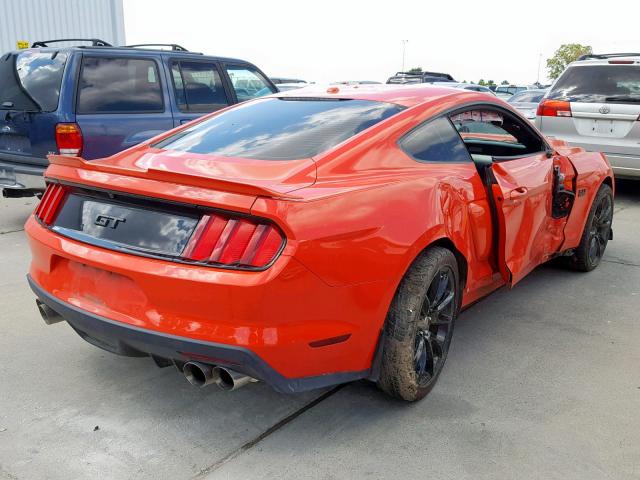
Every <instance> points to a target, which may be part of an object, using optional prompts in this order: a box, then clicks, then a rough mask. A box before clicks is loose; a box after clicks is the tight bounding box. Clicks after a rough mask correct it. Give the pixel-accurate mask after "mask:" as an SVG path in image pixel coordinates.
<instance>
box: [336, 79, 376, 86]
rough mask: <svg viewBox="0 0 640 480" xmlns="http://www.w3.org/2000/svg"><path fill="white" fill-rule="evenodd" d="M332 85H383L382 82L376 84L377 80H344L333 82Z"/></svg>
mask: <svg viewBox="0 0 640 480" xmlns="http://www.w3.org/2000/svg"><path fill="white" fill-rule="evenodd" d="M331 85H382V82H376V81H375V80H342V81H339V82H331Z"/></svg>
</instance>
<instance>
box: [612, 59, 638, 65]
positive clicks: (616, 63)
mask: <svg viewBox="0 0 640 480" xmlns="http://www.w3.org/2000/svg"><path fill="white" fill-rule="evenodd" d="M609 63H610V64H611V65H631V64H633V63H635V62H634V61H633V60H609Z"/></svg>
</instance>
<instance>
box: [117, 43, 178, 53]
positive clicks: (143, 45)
mask: <svg viewBox="0 0 640 480" xmlns="http://www.w3.org/2000/svg"><path fill="white" fill-rule="evenodd" d="M124 47H125V48H140V47H171V50H172V51H174V52H188V51H189V50H187V49H186V48H184V47H183V46H182V45H178V44H177V43H138V44H136V45H125V46H124Z"/></svg>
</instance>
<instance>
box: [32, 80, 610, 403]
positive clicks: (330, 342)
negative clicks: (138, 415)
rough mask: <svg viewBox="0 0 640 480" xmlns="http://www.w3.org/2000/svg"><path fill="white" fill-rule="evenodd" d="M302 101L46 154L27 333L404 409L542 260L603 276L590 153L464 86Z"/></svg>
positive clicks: (247, 106)
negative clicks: (465, 320) (480, 316)
mask: <svg viewBox="0 0 640 480" xmlns="http://www.w3.org/2000/svg"><path fill="white" fill-rule="evenodd" d="M314 88H315V87H311V88H310V89H304V90H295V91H290V92H287V93H279V94H274V95H272V96H270V97H263V98H260V99H256V100H254V101H251V102H247V103H244V104H241V105H237V106H233V107H230V108H227V109H225V110H221V111H218V112H216V113H214V114H211V115H209V116H207V117H205V118H202V119H199V120H196V121H194V122H192V123H189V124H187V125H184V126H182V127H180V128H177V129H175V130H172V131H170V132H167V133H166V134H163V135H161V136H158V137H156V138H153V139H151V140H149V141H146V142H144V143H143V144H140V145H138V146H136V147H133V148H131V149H129V150H126V151H124V152H121V153H118V154H116V155H114V156H112V157H109V158H105V159H101V160H97V161H91V162H87V161H84V160H82V159H81V158H79V157H69V156H61V155H53V156H51V157H50V162H51V165H50V167H49V169H48V170H47V172H46V179H47V182H48V187H47V190H46V192H45V195H44V197H43V198H42V200H41V202H40V204H39V205H38V207H37V208H36V210H35V212H34V214H33V215H32V216H31V218H29V220H28V221H27V224H26V231H27V234H28V237H29V242H30V247H31V251H32V254H33V260H32V263H31V267H30V272H29V276H28V281H29V283H30V285H31V288H32V289H33V291H34V292H35V294H36V296H37V304H38V306H39V309H40V312H41V313H42V316H43V318H44V320H45V321H46V322H47V323H49V324H50V323H55V322H58V321H61V320H65V321H66V322H68V323H69V325H70V326H71V327H72V328H73V329H74V330H75V331H76V332H77V333H78V334H79V335H80V336H81V337H82V338H83V339H84V340H86V341H88V342H90V343H92V344H93V345H96V346H98V347H100V348H103V349H105V350H108V351H111V352H114V353H117V354H121V355H129V356H150V357H152V358H153V360H154V361H155V363H156V364H157V365H158V366H161V367H165V366H170V365H171V366H176V367H177V368H178V369H179V370H180V371H182V372H183V373H184V374H185V376H186V377H187V379H188V380H189V381H190V382H191V383H193V384H195V385H201V386H204V385H208V384H217V385H219V386H220V387H222V388H224V389H229V390H230V389H234V388H238V387H240V386H242V385H245V384H247V383H249V382H251V381H258V380H259V381H263V382H266V383H268V384H270V385H271V386H272V387H274V388H275V389H276V390H278V391H281V392H300V391H305V390H309V389H314V388H319V387H326V386H328V385H334V384H338V383H344V382H348V381H352V380H356V379H369V380H371V381H374V382H376V383H377V384H378V385H379V387H380V388H381V389H382V390H383V391H385V392H386V393H388V394H390V395H393V396H396V397H399V398H402V399H404V400H409V401H413V400H418V399H420V398H422V397H424V396H425V395H426V394H427V393H428V392H429V391H430V390H431V389H432V388H433V386H434V384H435V382H436V380H437V378H438V376H439V375H440V373H441V371H442V368H443V365H444V363H445V360H446V358H447V352H448V350H449V345H450V343H451V337H452V334H453V328H454V323H455V321H456V317H457V315H458V313H459V311H460V310H461V309H462V308H464V307H465V306H467V305H469V304H470V303H472V302H475V301H476V300H478V299H480V298H481V297H483V296H485V295H487V294H489V293H490V292H492V291H494V290H496V289H497V288H500V287H501V286H504V285H508V286H512V285H514V284H516V283H517V282H519V281H520V280H521V279H522V278H523V277H524V276H525V275H527V274H528V273H529V272H531V271H532V270H533V269H534V268H536V266H538V265H540V264H541V263H543V262H546V261H548V260H550V259H554V258H557V257H560V258H558V261H559V262H564V263H565V264H566V265H567V266H568V267H572V268H575V269H578V270H582V271H589V270H592V269H593V268H595V267H596V266H597V265H598V263H599V262H600V260H601V258H602V256H603V253H604V250H605V248H606V246H607V242H608V241H609V240H610V239H611V238H612V230H611V221H612V216H613V189H614V183H613V174H612V171H611V168H610V166H609V163H608V162H607V159H606V158H605V156H604V155H602V154H600V153H593V152H586V151H584V150H582V149H580V148H572V147H569V146H568V145H567V144H565V143H563V142H562V141H560V140H555V139H550V138H545V137H543V136H542V135H541V134H540V133H539V132H538V131H537V130H536V129H535V127H533V126H532V125H531V123H529V122H528V121H527V120H526V119H524V118H523V117H521V116H520V115H519V114H518V113H517V112H516V111H515V110H513V109H511V108H510V107H509V106H508V105H507V104H506V103H504V102H502V101H501V100H499V99H497V98H495V97H492V96H488V95H485V94H481V93H475V92H470V91H465V90H454V89H449V88H438V87H432V86H421V85H418V86H402V87H386V86H375V87H373V86H372V87H367V86H354V87H342V86H341V87H339V88H338V87H331V88H329V89H328V90H317V89H315V90H314Z"/></svg>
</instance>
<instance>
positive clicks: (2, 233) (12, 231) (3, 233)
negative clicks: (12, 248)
mask: <svg viewBox="0 0 640 480" xmlns="http://www.w3.org/2000/svg"><path fill="white" fill-rule="evenodd" d="M17 232H24V228H19V229H17V230H7V231H5V232H0V235H7V234H8V233H17Z"/></svg>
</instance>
